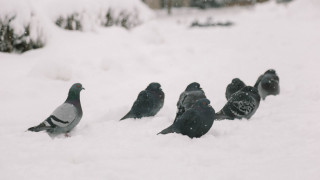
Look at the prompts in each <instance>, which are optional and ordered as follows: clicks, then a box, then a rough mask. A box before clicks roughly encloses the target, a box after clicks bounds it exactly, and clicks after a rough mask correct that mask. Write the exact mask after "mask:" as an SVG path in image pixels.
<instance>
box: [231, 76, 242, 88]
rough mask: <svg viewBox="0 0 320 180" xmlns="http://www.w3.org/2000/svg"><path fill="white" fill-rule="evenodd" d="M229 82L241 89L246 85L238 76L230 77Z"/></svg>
mask: <svg viewBox="0 0 320 180" xmlns="http://www.w3.org/2000/svg"><path fill="white" fill-rule="evenodd" d="M231 84H232V85H233V86H234V87H235V88H237V89H241V88H243V87H245V86H246V85H245V84H244V83H243V82H242V81H241V80H240V79H239V78H234V79H232V82H231Z"/></svg>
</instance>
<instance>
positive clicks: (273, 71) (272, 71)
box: [264, 69, 276, 74]
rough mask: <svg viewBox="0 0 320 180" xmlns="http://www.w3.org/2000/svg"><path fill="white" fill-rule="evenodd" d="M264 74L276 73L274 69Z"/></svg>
mask: <svg viewBox="0 0 320 180" xmlns="http://www.w3.org/2000/svg"><path fill="white" fill-rule="evenodd" d="M264 74H276V71H275V70H274V69H269V70H267V71H266V72H265V73H264Z"/></svg>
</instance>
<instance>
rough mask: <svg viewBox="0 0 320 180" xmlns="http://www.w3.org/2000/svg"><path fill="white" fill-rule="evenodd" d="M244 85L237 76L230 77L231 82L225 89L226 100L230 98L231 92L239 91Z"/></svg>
mask: <svg viewBox="0 0 320 180" xmlns="http://www.w3.org/2000/svg"><path fill="white" fill-rule="evenodd" d="M245 86H246V85H245V84H244V83H243V82H242V81H241V80H240V79H239V78H234V79H232V82H231V83H230V84H229V85H228V86H227V89H226V98H227V100H228V99H230V97H231V95H232V94H234V93H235V92H237V91H239V90H240V89H242V88H243V87H245Z"/></svg>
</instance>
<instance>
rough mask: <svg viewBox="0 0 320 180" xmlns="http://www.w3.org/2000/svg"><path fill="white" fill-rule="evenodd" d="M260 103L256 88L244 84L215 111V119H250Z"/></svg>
mask: <svg viewBox="0 0 320 180" xmlns="http://www.w3.org/2000/svg"><path fill="white" fill-rule="evenodd" d="M259 104H260V95H259V93H258V90H257V89H256V88H254V87H252V86H246V87H244V88H242V89H241V90H239V91H238V92H236V93H234V94H233V95H232V96H231V98H230V99H229V100H228V102H227V104H226V105H225V106H224V107H223V108H222V109H221V111H219V112H218V113H216V116H215V118H216V119H217V120H222V119H229V120H234V119H242V118H245V119H250V118H251V116H252V115H253V114H254V113H255V112H256V111H257V109H258V107H259Z"/></svg>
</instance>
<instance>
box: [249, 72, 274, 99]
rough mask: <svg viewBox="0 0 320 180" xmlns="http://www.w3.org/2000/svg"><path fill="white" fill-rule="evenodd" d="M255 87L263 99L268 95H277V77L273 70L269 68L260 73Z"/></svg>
mask: <svg viewBox="0 0 320 180" xmlns="http://www.w3.org/2000/svg"><path fill="white" fill-rule="evenodd" d="M254 87H255V88H257V89H258V91H259V94H260V96H261V98H262V99H263V100H264V99H265V98H266V97H267V96H268V95H274V96H276V95H278V94H279V93H280V85H279V77H278V75H277V73H276V71H275V70H273V69H269V70H268V71H266V72H265V73H264V74H263V75H261V76H260V77H259V78H258V80H257V82H256V84H255V85H254Z"/></svg>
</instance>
